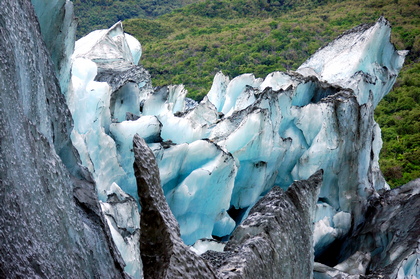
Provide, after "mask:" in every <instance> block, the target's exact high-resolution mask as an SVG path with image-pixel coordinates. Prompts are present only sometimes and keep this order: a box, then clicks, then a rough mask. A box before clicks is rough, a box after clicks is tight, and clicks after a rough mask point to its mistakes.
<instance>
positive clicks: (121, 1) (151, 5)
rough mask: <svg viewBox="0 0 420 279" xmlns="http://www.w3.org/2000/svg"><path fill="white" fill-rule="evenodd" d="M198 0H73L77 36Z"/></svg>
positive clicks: (154, 15) (156, 14)
mask: <svg viewBox="0 0 420 279" xmlns="http://www.w3.org/2000/svg"><path fill="white" fill-rule="evenodd" d="M197 1H200V0H73V4H74V9H75V14H76V16H77V17H78V18H79V27H78V29H77V37H78V38H80V37H82V36H84V35H86V34H88V33H89V32H92V31H94V30H98V29H106V28H109V27H111V26H112V25H113V24H114V23H116V22H117V21H119V20H125V19H129V18H154V17H157V16H160V15H163V14H166V13H169V12H170V11H172V10H173V9H176V8H180V7H182V6H185V5H187V4H191V3H194V2H197Z"/></svg>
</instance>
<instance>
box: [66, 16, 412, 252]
mask: <svg viewBox="0 0 420 279" xmlns="http://www.w3.org/2000/svg"><path fill="white" fill-rule="evenodd" d="M114 29H115V30H114ZM117 31H118V32H117ZM97 32H98V31H97ZM115 32H117V33H118V34H119V35H118V36H120V37H119V38H122V37H121V36H122V35H121V34H123V31H122V29H121V28H120V25H115V26H114V27H113V28H111V30H108V31H101V33H94V34H96V35H92V37H91V38H94V39H92V40H91V41H90V42H89V44H90V45H91V46H92V48H91V50H83V51H79V50H77V49H76V54H77V53H79V54H80V53H82V52H83V53H84V54H86V55H85V58H88V59H91V60H93V61H95V62H96V65H97V66H98V69H100V70H99V71H103V69H104V68H107V69H110V68H112V67H111V66H112V65H113V63H116V65H117V70H116V71H115V75H116V76H120V77H122V74H120V73H121V65H125V66H124V67H123V68H124V70H126V69H127V68H130V67H128V66H127V65H129V64H130V63H132V62H130V61H132V60H130V59H131V58H130V59H128V58H126V57H132V54H130V52H129V49H128V48H126V47H125V45H127V44H125V43H124V42H122V41H121V40H120V39H118V40H117V41H115V40H114V39H113V38H114V37H113V35H110V34H114V33H115ZM98 34H100V35H98ZM104 34H105V35H104ZM389 34H390V27H389V24H388V22H387V21H385V20H384V19H383V18H381V19H379V20H378V22H376V23H375V24H373V25H363V26H360V27H356V28H355V29H353V30H351V31H348V32H346V33H345V34H343V35H342V36H340V37H339V38H338V39H337V40H335V41H334V42H332V43H330V44H329V45H327V46H326V47H324V48H322V49H320V50H319V51H318V52H317V53H316V54H314V55H313V56H312V57H311V58H310V59H309V60H308V61H307V62H305V63H304V64H303V65H302V66H301V67H300V68H299V70H298V72H299V73H280V72H274V73H271V74H269V75H268V76H267V77H266V78H265V79H257V78H255V77H254V76H253V75H252V74H244V75H241V76H238V77H235V78H234V79H232V80H230V79H229V78H228V77H226V76H224V75H223V74H222V73H218V74H217V75H216V76H215V78H214V82H213V85H212V88H211V89H210V92H209V93H208V95H207V96H206V97H205V98H204V99H203V101H201V102H200V103H199V104H197V105H196V106H195V107H193V108H191V107H187V105H186V101H185V100H186V99H185V96H186V91H185V89H184V88H183V86H168V87H162V88H157V89H156V90H150V87H147V86H148V85H145V84H148V83H147V79H146V78H144V79H143V80H142V81H141V82H138V83H137V86H138V88H142V86H146V87H147V88H148V89H145V90H142V89H140V90H138V91H136V90H131V91H130V92H132V94H137V95H136V97H133V98H132V99H131V100H136V99H137V100H139V101H140V104H139V111H138V112H133V111H126V112H131V113H134V114H136V113H139V114H140V115H139V118H138V119H136V120H134V119H133V120H127V121H123V119H121V116H122V115H124V112H125V111H124V108H125V109H128V108H129V107H130V105H132V106H133V107H135V106H136V104H130V105H126V102H125V101H124V102H123V108H122V110H120V111H119V112H117V113H116V114H117V115H119V116H118V117H117V118H116V119H114V120H113V121H114V122H115V123H113V124H109V123H110V122H111V120H110V119H109V118H107V117H109V116H108V112H107V115H105V114H102V116H100V117H99V114H98V112H96V113H93V114H92V117H93V118H94V119H98V121H99V122H101V123H102V128H101V129H102V130H103V133H102V132H101V135H102V136H101V139H99V138H98V139H96V140H99V142H100V141H101V140H102V137H103V138H104V139H105V138H109V139H110V143H112V142H114V144H115V143H117V144H116V145H117V148H116V151H114V148H113V147H111V149H109V150H111V151H110V152H108V153H109V154H108V155H106V156H108V159H106V158H103V159H101V160H110V159H112V161H113V163H112V164H111V165H112V166H114V167H115V168H117V169H121V170H123V173H125V174H124V177H125V178H122V179H119V178H118V179H114V178H113V177H112V175H115V174H112V173H111V172H108V171H105V172H104V173H103V174H101V175H97V174H95V171H97V170H96V169H95V170H93V173H94V176H95V175H97V178H98V179H103V180H106V183H107V184H108V186H106V187H109V185H112V183H114V182H116V183H117V184H118V185H119V186H120V187H121V189H123V190H124V191H126V192H127V193H128V194H130V195H133V197H135V198H136V194H135V193H134V189H135V186H134V185H132V184H133V178H132V174H131V172H130V171H129V168H130V164H131V163H132V159H127V156H129V155H130V154H132V151H131V148H132V143H131V142H130V141H129V138H130V137H132V135H133V134H134V132H137V133H144V134H145V135H144V137H146V138H147V139H148V140H147V141H148V144H149V145H150V147H151V148H152V150H153V152H154V154H155V156H156V158H157V163H158V165H159V168H160V178H161V181H162V187H163V189H164V193H165V196H166V198H167V200H168V204H169V206H170V208H171V209H172V211H173V212H174V215H175V217H176V218H177V220H178V221H179V223H180V229H181V236H182V238H183V240H184V241H185V242H186V243H187V244H193V243H194V242H195V241H196V240H197V239H200V238H203V237H210V236H211V235H216V236H219V237H223V236H225V235H229V234H230V232H231V231H232V229H233V228H234V226H235V221H236V222H240V219H241V217H240V216H239V217H237V218H236V219H235V220H233V218H232V217H231V216H229V214H228V213H227V211H228V209H229V208H230V207H232V208H236V209H238V210H240V211H242V212H245V211H247V209H249V208H250V207H251V206H252V205H254V204H255V202H257V201H258V200H259V199H260V197H261V196H263V195H264V194H265V193H267V192H268V191H269V190H270V189H271V188H272V187H273V186H274V185H278V186H280V187H281V188H283V189H286V188H287V187H288V186H289V185H290V184H291V183H293V181H295V180H302V179H307V178H308V177H309V176H310V175H311V174H313V173H314V172H315V171H317V170H318V169H324V170H325V173H324V182H323V186H322V188H321V192H320V197H319V198H320V206H318V207H317V208H318V209H317V211H316V213H315V216H314V220H315V221H316V222H317V223H316V225H315V239H316V240H318V242H317V243H315V247H317V249H318V250H319V251H320V252H322V250H323V249H324V248H325V247H326V246H328V245H329V244H330V243H332V242H333V241H334V240H335V239H337V238H339V237H341V236H343V235H345V234H346V233H348V231H349V229H350V228H351V226H352V224H353V226H356V225H357V224H359V223H361V222H363V216H362V214H361V211H362V209H363V206H364V205H365V203H366V198H367V197H369V196H370V195H372V194H374V193H375V191H376V190H378V189H381V188H384V187H387V185H386V183H385V182H384V180H383V177H382V175H381V173H380V171H379V167H378V162H377V161H378V154H379V151H380V148H381V145H382V142H381V140H380V129H379V127H378V125H377V124H376V123H375V122H374V120H373V110H374V107H375V106H376V104H377V102H378V101H379V100H380V99H381V98H382V97H383V96H384V95H385V94H386V93H387V92H388V91H389V89H390V88H391V87H392V84H393V83H394V81H395V77H396V74H397V73H398V71H399V69H400V68H401V66H402V62H403V60H404V55H405V53H403V52H398V51H396V50H395V48H394V47H393V46H392V44H391V43H390V42H389ZM98 38H102V39H101V40H102V41H101V40H98ZM85 40H88V39H87V38H86V39H85ZM115 42H117V43H118V44H116V43H115ZM85 45H87V44H85ZM105 48H106V49H108V48H112V52H110V53H108V54H106V55H104V54H101V51H100V50H102V49H105ZM117 50H118V51H120V52H122V53H117V52H115V53H114V51H117ZM111 54H112V55H111ZM111 56H112V57H111ZM353 56H355V57H359V59H353V58H351V59H350V58H349V57H353ZM75 57H78V55H75ZM79 57H80V55H79ZM124 59H125V60H124ZM346 59H349V61H347V60H346ZM123 60H124V61H123ZM77 61H78V60H76V62H77ZM121 61H123V62H121ZM337 61H339V62H340V63H338V66H337ZM346 61H347V62H346ZM344 62H346V63H344ZM349 65H351V66H349ZM340 67H341V68H340ZM74 69H75V72H76V73H77V72H78V66H77V63H76V64H75V65H74ZM133 69H134V68H133ZM333 71H337V72H338V73H339V74H335V75H334V74H331V73H332V72H333ZM113 75H114V74H109V76H113ZM126 76H129V75H128V74H127V75H126ZM140 79H141V78H139V80H140ZM81 80H85V83H86V84H89V83H90V82H92V81H91V78H90V80H89V79H88V78H81ZM107 80H111V79H107ZM116 84H117V83H114V82H110V83H108V86H110V87H111V88H112V91H113V92H112V93H111V96H112V94H115V92H116V90H119V88H120V86H119V85H118V86H117V85H116ZM118 84H124V82H123V80H121V81H119V83H118ZM149 84H150V83H149ZM104 86H106V85H104ZM82 87H83V86H82ZM146 87H145V88H146ZM86 88H88V87H87V86H86ZM83 92H85V93H83V94H82V95H83V96H85V95H87V94H86V91H83ZM125 98H126V99H125V100H128V99H129V98H128V97H125ZM111 99H112V100H120V99H118V98H112V97H111ZM101 102H108V101H107V100H105V99H104V100H102V101H101ZM112 102H114V101H112ZM110 103H111V102H110ZM117 103H118V102H116V104H117ZM120 103H121V102H120ZM98 104H100V103H99V102H98ZM110 106H111V108H113V107H114V106H113V105H110ZM70 107H71V106H70ZM98 107H99V106H98ZM104 109H105V110H106V109H107V108H106V106H105V107H104ZM111 110H113V109H111ZM110 113H111V115H113V114H115V111H114V112H110ZM87 119H88V118H80V120H81V122H83V125H85V126H86V127H89V126H90V124H89V123H90V122H85V120H87ZM75 122H77V121H75ZM132 122H133V123H132ZM134 122H135V123H136V124H134ZM128 123H130V124H128ZM83 125H82V126H83ZM95 125H96V124H95ZM108 125H109V126H108ZM93 126H94V125H93ZM125 127H126V128H125ZM134 127H138V128H134ZM160 138H162V139H163V142H162V141H161V140H160ZM76 145H77V144H76ZM81 150H82V149H79V152H81V153H84V154H88V153H89V152H88V153H86V151H81ZM99 152H100V150H99ZM83 156H86V155H82V157H83ZM89 156H90V155H89ZM93 156H94V155H93ZM107 167H109V166H107ZM98 174H99V172H98ZM127 174H128V176H127ZM102 175H105V176H106V177H102ZM99 176H100V177H101V178H100V177H99ZM127 177H128V178H127ZM106 187H105V188H106ZM105 192H106V191H105ZM105 192H103V193H102V194H105ZM104 197H105V196H104ZM321 205H322V206H321Z"/></svg>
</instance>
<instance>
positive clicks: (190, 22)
mask: <svg viewBox="0 0 420 279" xmlns="http://www.w3.org/2000/svg"><path fill="white" fill-rule="evenodd" d="M78 1H81V2H80V3H81V4H83V2H84V1H85V0H76V7H77V2H78ZM87 2H89V3H91V2H95V1H87ZM96 2H107V3H108V4H107V5H108V6H107V7H114V6H115V5H117V4H118V5H120V4H121V5H122V4H124V3H127V2H136V5H139V6H135V7H136V8H135V9H134V10H135V11H136V12H137V13H138V14H136V15H134V16H131V13H132V12H129V11H128V10H125V14H124V13H122V15H124V16H123V17H121V18H118V19H124V18H131V17H141V18H136V19H127V20H125V21H124V28H125V31H126V32H128V33H130V34H132V35H134V36H135V37H137V39H138V40H139V41H140V42H141V43H142V45H143V57H142V60H141V63H143V64H144V66H145V67H146V69H148V70H149V71H150V72H151V74H152V78H153V83H154V85H155V86H159V85H166V84H179V83H183V84H184V85H185V86H186V88H187V89H188V90H189V95H188V96H189V97H191V98H193V99H196V100H200V99H202V98H203V96H204V95H205V94H207V92H208V90H209V89H210V87H211V83H212V80H213V77H214V75H215V74H216V73H217V72H218V71H223V73H225V74H227V75H229V76H230V77H235V76H237V75H240V74H242V73H254V74H255V75H256V76H257V77H265V76H266V75H267V74H268V73H270V72H273V71H287V70H295V69H296V68H297V67H298V66H299V65H301V64H302V63H303V62H304V61H305V60H306V59H308V58H309V56H310V55H311V54H313V53H314V52H315V51H316V50H317V49H318V48H319V47H321V46H323V45H325V44H326V43H328V42H330V41H331V40H333V39H334V38H335V37H337V36H338V35H339V34H341V33H342V32H344V31H346V30H348V29H350V28H352V27H354V26H357V25H359V24H361V23H373V22H375V21H376V20H377V19H378V18H379V17H380V16H381V15H384V16H385V17H386V18H387V19H388V20H389V21H390V22H391V24H392V42H393V43H394V44H395V45H396V47H397V49H408V50H410V54H409V55H408V57H407V59H406V63H405V66H404V68H403V69H402V71H401V73H400V76H399V78H398V81H397V83H396V85H395V87H394V90H393V91H392V92H391V93H390V94H388V95H387V96H386V97H385V99H384V100H383V101H382V102H381V103H380V104H379V106H378V108H377V110H376V112H375V118H376V121H377V122H378V123H379V125H380V126H381V128H382V133H383V141H384V145H383V149H382V152H381V156H380V165H381V169H382V172H383V173H384V175H385V177H386V179H387V181H388V183H389V184H390V185H391V186H393V187H395V186H398V185H401V184H403V183H406V182H408V181H410V180H412V179H414V178H417V177H420V161H419V158H420V149H419V146H420V124H419V123H420V107H419V99H420V65H419V62H420V59H419V56H420V1H419V0H393V1H389V0H342V1H333V0H203V1H193V0H190V1H152V0H137V1H136V0H131V1H128V0H126V1H122V0H121V1H108V0H96ZM166 2H167V3H166ZM110 3H111V4H110ZM145 3H147V5H145ZM189 3H192V4H191V5H187V6H185V7H183V8H180V9H175V10H173V9H174V8H177V7H181V6H184V5H186V4H189ZM85 4H86V3H85ZM118 5H117V6H118ZM95 7H96V6H95ZM95 7H94V8H95ZM98 7H99V6H98ZM131 7H134V6H131ZM137 7H140V8H137ZM153 11H155V12H153ZM156 11H157V12H156ZM167 11H172V12H170V13H167V14H165V15H161V16H159V17H157V18H156V19H153V17H154V16H157V15H160V14H163V13H166V12H167ZM102 12H104V11H102ZM120 15H121V14H120ZM126 15H127V16H126ZM103 16H105V17H107V15H106V13H103ZM89 18H90V19H88V20H93V19H94V18H95V17H89ZM92 18H93V19H92ZM110 20H111V21H110V22H109V24H107V25H106V26H102V27H101V28H104V27H108V26H110V25H112V24H113V23H114V22H115V21H116V20H115V18H112V17H110ZM93 23H94V22H90V23H88V24H87V25H88V26H90V28H91V30H94V29H97V28H96V27H95V25H92V24H93Z"/></svg>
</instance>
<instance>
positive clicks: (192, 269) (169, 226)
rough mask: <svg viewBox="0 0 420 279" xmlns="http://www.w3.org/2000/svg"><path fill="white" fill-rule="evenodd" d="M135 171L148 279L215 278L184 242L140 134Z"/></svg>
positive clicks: (134, 145) (145, 273) (206, 265)
mask: <svg viewBox="0 0 420 279" xmlns="http://www.w3.org/2000/svg"><path fill="white" fill-rule="evenodd" d="M133 147H134V156H135V161H134V165H133V167H134V171H135V176H136V180H137V189H138V195H139V198H140V204H141V207H142V210H141V215H140V216H141V219H140V220H141V222H140V229H141V237H140V251H141V257H142V260H143V273H144V277H145V278H154V279H160V278H194V279H198V278H216V275H215V273H214V271H213V270H212V268H211V266H210V265H209V264H208V263H207V262H206V261H205V260H204V259H202V258H201V257H199V256H198V255H196V254H195V253H193V252H192V251H191V250H190V249H189V248H188V247H187V246H186V245H185V244H184V243H183V242H182V240H181V236H180V231H179V226H178V223H177V221H176V220H175V217H174V216H173V214H172V212H171V210H170V209H169V206H168V204H167V202H166V199H165V196H164V195H163V190H162V187H161V184H160V178H159V169H158V167H157V164H156V161H155V157H154V155H153V152H152V151H151V150H150V148H149V147H148V146H147V144H146V142H145V141H144V140H143V139H142V138H140V137H139V136H138V135H136V136H135V137H134V140H133Z"/></svg>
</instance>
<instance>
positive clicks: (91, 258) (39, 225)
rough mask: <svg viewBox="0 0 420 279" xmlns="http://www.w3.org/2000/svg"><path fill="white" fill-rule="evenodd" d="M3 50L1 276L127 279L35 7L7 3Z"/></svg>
mask: <svg viewBox="0 0 420 279" xmlns="http://www.w3.org/2000/svg"><path fill="white" fill-rule="evenodd" d="M63 20H64V19H63ZM0 45H1V46H2V47H1V49H0V202H1V207H0V277H1V278H126V277H127V276H126V275H125V274H124V272H123V265H124V264H123V262H122V260H121V258H120V256H119V253H118V252H117V250H116V249H115V247H114V245H113V242H112V240H111V236H110V233H109V230H108V227H107V226H106V225H105V223H104V218H103V215H102V213H101V210H100V207H99V203H98V200H97V198H96V191H95V187H94V185H93V184H92V183H91V178H90V176H89V173H88V172H87V171H86V170H85V169H83V168H81V167H80V166H79V165H78V162H79V160H78V158H77V153H75V152H74V148H73V146H72V145H71V143H70V137H69V135H70V131H71V128H72V120H71V116H70V113H69V111H68V109H67V107H66V105H65V101H64V97H63V95H62V94H61V92H60V87H59V85H58V80H57V79H56V78H55V71H54V66H53V64H52V63H51V61H50V59H49V52H48V50H47V48H46V46H45V44H44V43H43V41H42V36H41V33H40V29H39V24H38V22H37V18H36V16H35V13H34V10H33V7H32V4H31V2H30V1H26V0H16V1H0ZM28 50H30V51H28ZM73 174H74V175H73Z"/></svg>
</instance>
